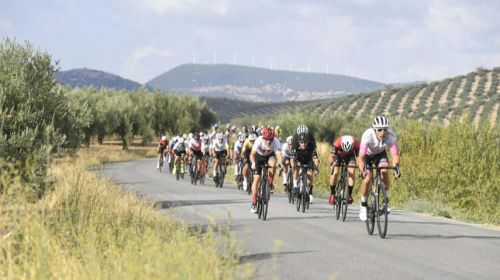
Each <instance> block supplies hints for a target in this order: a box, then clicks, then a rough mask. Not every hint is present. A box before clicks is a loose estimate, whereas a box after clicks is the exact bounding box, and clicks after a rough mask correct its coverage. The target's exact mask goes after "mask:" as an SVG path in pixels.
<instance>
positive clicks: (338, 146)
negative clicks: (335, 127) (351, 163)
mask: <svg viewBox="0 0 500 280" xmlns="http://www.w3.org/2000/svg"><path fill="white" fill-rule="evenodd" d="M353 138H354V146H353V147H352V150H351V151H350V152H346V151H344V150H343V149H342V136H339V137H338V138H337V139H335V142H334V143H333V146H331V147H330V153H332V154H335V156H336V157H339V158H344V157H346V156H348V155H349V156H352V155H357V154H359V147H360V144H359V141H358V139H357V138H356V137H353Z"/></svg>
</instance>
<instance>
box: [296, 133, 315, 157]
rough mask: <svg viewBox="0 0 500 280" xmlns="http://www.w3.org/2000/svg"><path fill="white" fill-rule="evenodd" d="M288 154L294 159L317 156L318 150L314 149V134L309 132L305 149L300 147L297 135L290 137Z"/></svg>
mask: <svg viewBox="0 0 500 280" xmlns="http://www.w3.org/2000/svg"><path fill="white" fill-rule="evenodd" d="M290 156H291V157H292V158H294V159H306V158H311V157H317V156H318V152H317V149H316V140H315V139H314V136H312V135H311V134H309V140H308V143H307V147H306V148H305V149H301V148H300V144H299V135H298V134H295V135H294V136H293V139H292V147H291V149H290Z"/></svg>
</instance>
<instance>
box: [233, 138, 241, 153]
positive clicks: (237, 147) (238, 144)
mask: <svg viewBox="0 0 500 280" xmlns="http://www.w3.org/2000/svg"><path fill="white" fill-rule="evenodd" d="M242 149H243V142H241V141H236V143H234V151H235V152H237V153H239V152H241V150H242Z"/></svg>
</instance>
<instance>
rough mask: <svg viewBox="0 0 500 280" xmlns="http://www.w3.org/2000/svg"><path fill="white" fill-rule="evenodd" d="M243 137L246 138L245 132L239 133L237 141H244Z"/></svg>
mask: <svg viewBox="0 0 500 280" xmlns="http://www.w3.org/2000/svg"><path fill="white" fill-rule="evenodd" d="M245 139H246V137H245V134H241V135H240V136H239V137H238V141H240V142H244V141H245Z"/></svg>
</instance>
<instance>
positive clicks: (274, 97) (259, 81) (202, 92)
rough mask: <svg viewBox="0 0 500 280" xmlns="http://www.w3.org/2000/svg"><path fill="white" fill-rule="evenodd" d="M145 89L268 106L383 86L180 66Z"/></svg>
mask: <svg viewBox="0 0 500 280" xmlns="http://www.w3.org/2000/svg"><path fill="white" fill-rule="evenodd" d="M147 85H148V86H150V87H152V88H155V89H160V90H162V91H166V92H178V93H191V94H193V95H199V96H208V97H226V98H235V99H240V100H247V101H267V102H269V101H271V102H277V101H282V102H283V101H292V100H295V101H297V100H311V99H322V98H331V97H338V96H342V95H346V94H349V93H358V92H366V91H370V90H375V89H380V88H382V87H383V86H384V84H382V83H378V82H373V81H369V80H363V79H358V78H354V77H349V76H343V75H334V74H321V73H304V72H291V71H281V70H269V69H263V68H257V67H249V66H239V65H227V64H185V65H181V66H178V67H176V68H174V69H172V70H170V71H168V72H166V73H164V74H162V75H160V76H158V77H156V78H154V79H152V80H151V81H149V82H147Z"/></svg>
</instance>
